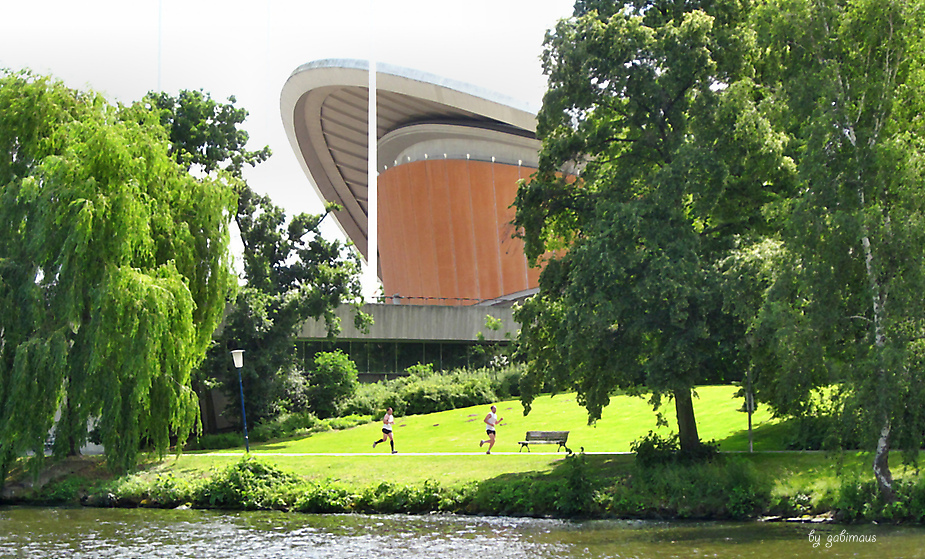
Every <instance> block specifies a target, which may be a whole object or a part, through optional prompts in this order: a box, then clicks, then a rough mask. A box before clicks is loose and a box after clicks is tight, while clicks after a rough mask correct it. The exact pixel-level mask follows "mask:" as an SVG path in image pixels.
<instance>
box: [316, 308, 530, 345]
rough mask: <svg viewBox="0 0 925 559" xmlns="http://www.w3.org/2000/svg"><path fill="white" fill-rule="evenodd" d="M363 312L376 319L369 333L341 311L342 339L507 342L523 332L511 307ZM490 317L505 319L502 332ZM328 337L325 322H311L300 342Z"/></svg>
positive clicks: (398, 309)
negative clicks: (482, 338)
mask: <svg viewBox="0 0 925 559" xmlns="http://www.w3.org/2000/svg"><path fill="white" fill-rule="evenodd" d="M363 311H364V312H366V313H367V314H370V315H372V317H373V321H374V322H373V325H372V326H371V327H370V329H369V333H363V332H360V331H358V330H357V329H356V328H355V327H354V325H353V316H352V311H351V310H350V309H349V308H348V307H341V308H339V309H338V312H337V315H338V316H339V317H340V320H341V333H340V335H339V336H338V339H339V340H418V341H427V340H431V341H475V340H477V339H478V334H479V332H481V333H482V335H484V336H485V339H486V340H491V341H505V340H507V338H506V337H505V334H506V333H510V334H511V336H516V335H517V331H518V330H519V329H520V325H518V324H517V323H516V322H515V321H514V317H513V315H512V309H511V308H509V307H474V306H466V307H444V306H435V305H427V306H424V305H383V304H368V305H364V306H363ZM486 315H490V316H492V317H493V318H496V319H499V320H501V322H502V326H501V329H500V330H498V331H494V330H489V329H488V328H487V327H486V326H485V317H486ZM326 337H327V330H326V329H325V327H324V321H323V320H321V321H317V320H309V321H307V322H306V323H305V324H303V325H302V330H301V332H299V336H298V338H299V339H300V340H313V339H324V338H326Z"/></svg>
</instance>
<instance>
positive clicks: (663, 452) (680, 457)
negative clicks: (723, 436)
mask: <svg viewBox="0 0 925 559" xmlns="http://www.w3.org/2000/svg"><path fill="white" fill-rule="evenodd" d="M630 450H631V451H633V452H635V453H636V464H637V465H638V466H639V467H641V468H648V467H650V466H659V465H665V464H690V463H696V462H708V461H710V460H713V459H714V458H717V457H718V456H719V446H718V445H717V444H716V443H715V442H710V443H704V444H702V445H699V446H698V447H696V448H694V449H692V450H684V449H682V448H681V445H680V443H679V441H678V436H677V435H676V434H672V435H670V436H668V437H662V436H661V435H659V434H658V433H655V432H653V431H649V434H648V435H646V436H645V437H643V438H641V439H639V440H636V441H633V443H632V444H631V445H630Z"/></svg>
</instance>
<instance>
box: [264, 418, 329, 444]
mask: <svg viewBox="0 0 925 559" xmlns="http://www.w3.org/2000/svg"><path fill="white" fill-rule="evenodd" d="M318 423H319V422H318V418H317V417H315V415H314V414H312V413H309V412H298V413H283V414H280V415H277V416H276V417H273V418H270V419H266V420H264V421H261V422H260V423H258V424H257V425H255V426H254V428H253V429H252V430H251V432H250V439H251V441H253V442H266V441H270V440H273V439H279V438H282V437H286V436H289V435H293V434H296V433H300V432H302V433H308V432H309V431H310V430H312V429H313V428H315V427H316V426H317V425H318Z"/></svg>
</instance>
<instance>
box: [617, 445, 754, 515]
mask: <svg viewBox="0 0 925 559" xmlns="http://www.w3.org/2000/svg"><path fill="white" fill-rule="evenodd" d="M770 496H771V482H770V481H769V480H768V478H767V477H766V476H763V475H761V474H760V473H759V472H758V471H757V470H756V469H755V467H754V466H753V465H752V464H751V463H750V462H748V461H745V460H741V459H727V460H714V461H711V462H695V463H681V462H668V463H663V464H653V465H650V466H646V467H642V466H641V465H640V464H638V463H637V468H636V473H635V474H634V475H632V476H631V477H629V478H627V479H625V480H624V481H622V482H620V483H618V484H617V485H615V486H613V487H611V488H608V489H607V490H606V491H605V492H604V494H603V495H601V497H600V502H601V504H602V505H603V507H604V509H605V510H606V511H607V512H609V513H611V514H614V515H616V516H620V517H645V518H663V517H678V518H734V519H742V518H750V517H753V516H755V515H757V514H760V513H761V512H762V511H764V510H766V509H767V507H768V504H769V502H770V498H771V497H770Z"/></svg>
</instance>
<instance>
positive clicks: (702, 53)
mask: <svg viewBox="0 0 925 559" xmlns="http://www.w3.org/2000/svg"><path fill="white" fill-rule="evenodd" d="M747 15H748V4H747V2H744V1H738V0H715V1H703V2H687V1H681V0H678V1H672V0H669V1H662V0H659V1H634V2H619V1H616V2H615V1H592V0H589V1H579V2H578V3H577V4H576V6H575V13H574V16H573V17H572V18H569V19H567V20H563V21H561V22H560V23H559V24H558V26H557V27H556V29H555V30H554V31H553V32H551V33H549V34H548V35H547V40H546V48H545V52H544V54H543V64H544V70H545V72H546V74H547V75H548V77H549V90H548V91H547V93H546V95H545V97H544V101H543V107H542V110H541V111H540V114H539V115H538V126H537V133H538V135H539V136H540V137H541V139H542V140H543V147H542V150H541V153H540V168H539V170H538V172H537V173H536V175H535V176H534V177H533V178H532V180H531V181H530V182H529V183H527V184H524V185H522V186H521V188H520V190H519V192H518V195H517V199H516V201H515V205H516V206H517V214H516V224H517V225H518V226H519V227H521V228H522V230H523V234H524V237H525V241H526V250H527V255H528V257H529V258H530V259H531V261H533V262H537V261H542V260H545V261H546V268H545V269H544V271H543V274H542V276H541V279H540V293H539V294H538V295H537V296H535V297H534V298H533V299H531V300H529V301H527V302H526V303H525V304H524V305H523V306H522V307H521V308H520V309H519V310H518V311H517V317H518V319H519V321H520V322H521V324H522V331H521V338H520V343H521V348H522V350H523V352H524V353H525V354H526V356H527V358H528V359H529V361H530V366H529V370H528V374H527V381H526V382H525V387H524V403H525V404H526V406H527V409H528V411H529V403H530V401H531V400H532V398H533V397H534V395H535V394H536V393H537V392H538V390H539V388H540V386H541V385H543V384H546V385H547V386H549V385H552V387H553V388H555V389H571V388H574V389H576V390H577V393H578V397H579V400H580V402H581V403H582V404H583V405H585V406H586V407H587V409H588V412H589V418H590V419H591V420H594V419H597V418H599V417H600V415H601V412H602V409H603V407H604V406H606V405H607V403H608V402H609V397H610V394H612V393H613V391H614V390H617V389H623V390H628V391H632V392H637V393H642V392H650V393H652V394H653V400H652V401H653V404H654V405H655V407H656V408H658V407H659V405H660V402H661V399H662V398H663V397H665V396H668V397H670V398H672V399H673V400H674V403H675V412H676V416H677V421H678V431H679V436H680V442H681V446H682V449H683V450H693V449H695V448H696V447H697V446H698V445H699V444H700V442H699V437H698V433H697V428H696V422H695V419H694V410H693V401H692V388H693V387H694V386H695V385H696V384H697V383H698V382H703V381H705V380H707V379H709V378H715V377H717V376H719V377H721V378H727V379H728V378H730V377H732V378H735V377H736V375H741V371H742V370H744V364H742V363H741V362H740V359H741V357H742V355H741V351H740V350H741V347H742V346H741V345H740V344H739V343H738V341H739V340H740V339H741V338H742V337H743V336H744V328H745V324H744V323H743V322H742V321H741V320H739V319H738V318H737V317H736V315H734V314H731V313H727V312H724V310H723V304H722V291H721V289H720V286H721V283H722V277H721V274H720V269H719V263H720V262H721V261H722V260H723V258H725V257H726V256H727V255H728V254H729V253H730V251H732V250H734V249H736V248H737V247H740V246H741V245H742V244H748V243H749V242H752V241H751V239H752V237H754V238H756V239H757V238H760V235H761V234H762V232H763V231H765V230H767V229H768V228H769V224H768V219H767V215H766V213H765V212H764V211H763V210H764V208H765V206H767V205H768V204H771V203H773V202H774V200H775V199H776V197H777V196H778V195H779V193H780V192H782V191H786V189H787V188H788V187H789V184H790V174H791V166H790V165H789V162H788V160H787V159H786V158H785V157H784V156H783V154H782V148H783V145H782V137H781V136H780V135H779V134H775V133H773V131H772V129H771V127H770V126H769V124H768V120H767V117H766V115H764V114H763V111H762V100H763V94H762V91H761V90H760V88H758V87H757V86H756V85H755V84H754V83H753V82H752V81H751V80H750V79H749V76H750V65H749V61H750V57H751V56H752V54H753V52H754V51H753V46H754V37H753V36H752V35H751V34H750V33H749V31H748V29H747V28H746V26H745V25H744V23H745V22H746V16H747ZM560 249H561V250H560ZM550 251H552V252H550Z"/></svg>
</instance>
